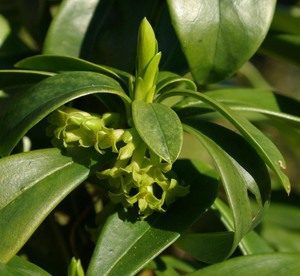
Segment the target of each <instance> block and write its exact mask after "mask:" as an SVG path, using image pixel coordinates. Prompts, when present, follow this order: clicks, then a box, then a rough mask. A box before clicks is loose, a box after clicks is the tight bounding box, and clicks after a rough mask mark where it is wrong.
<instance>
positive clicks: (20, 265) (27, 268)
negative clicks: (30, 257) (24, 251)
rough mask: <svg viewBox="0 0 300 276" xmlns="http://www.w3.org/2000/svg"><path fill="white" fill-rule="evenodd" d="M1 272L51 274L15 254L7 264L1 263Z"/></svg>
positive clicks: (9, 274) (8, 275)
mask: <svg viewBox="0 0 300 276" xmlns="http://www.w3.org/2000/svg"><path fill="white" fill-rule="evenodd" d="M0 274H1V275H5V276H14V275H22V276H50V274H49V273H48V272H46V271H45V270H43V269H41V268H40V267H38V266H36V265H34V264H33V263H30V262H28V261H27V260H25V259H23V258H21V257H19V256H14V257H13V258H12V259H11V260H10V261H9V262H8V263H7V264H3V263H0Z"/></svg>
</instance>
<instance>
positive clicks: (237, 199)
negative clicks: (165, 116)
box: [184, 125, 266, 262]
mask: <svg viewBox="0 0 300 276" xmlns="http://www.w3.org/2000/svg"><path fill="white" fill-rule="evenodd" d="M184 130H185V131H187V132H188V133H190V134H192V135H193V136H195V137H196V138H197V139H198V140H199V141H200V142H201V143H202V144H203V145H204V147H205V148H206V149H207V151H208V153H209V154H210V155H211V157H212V159H213V161H214V163H215V166H216V169H217V171H218V173H219V176H220V178H221V180H222V183H223V186H224V190H225V192H226V196H227V200H228V204H229V206H230V209H231V212H232V225H230V227H228V228H229V230H231V231H234V240H233V242H232V243H231V244H230V243H229V241H227V242H226V245H228V244H229V245H230V246H229V247H227V250H226V248H224V246H225V244H222V245H221V243H220V242H218V239H217V238H218V236H214V237H213V238H214V241H215V242H216V243H211V244H213V245H214V246H216V245H218V244H220V245H221V246H222V250H221V249H220V250H221V252H222V253H223V254H225V255H223V256H220V255H219V254H213V253H211V252H210V254H209V253H208V254H207V252H209V251H210V250H213V251H215V248H214V247H213V248H212V249H211V248H209V247H207V246H206V247H204V249H200V252H199V255H198V256H197V257H198V258H201V257H202V258H201V260H205V261H209V262H216V261H220V260H222V259H225V258H226V257H228V256H229V255H230V254H232V253H233V251H234V250H235V248H236V247H237V246H238V244H239V242H240V241H241V239H242V238H243V237H244V236H245V235H246V234H247V232H249V231H250V230H251V229H252V227H254V225H255V224H256V223H257V221H256V220H261V213H262V212H263V209H264V202H263V200H262V197H266V195H263V196H262V195H261V194H260V189H259V188H258V187H257V183H256V182H255V180H254V178H253V176H252V175H250V174H249V172H247V171H246V169H245V168H247V167H245V168H243V167H242V166H241V165H240V164H239V163H238V161H240V160H238V161H236V160H235V159H233V158H234V157H235V156H234V155H232V156H230V155H228V154H227V153H226V152H225V151H224V150H223V149H222V148H221V147H219V146H218V145H217V144H216V143H215V142H214V141H213V140H211V139H210V138H209V137H207V136H206V135H205V134H203V133H202V132H201V125H199V127H198V128H197V129H195V128H193V127H190V126H187V125H184ZM218 135H220V136H221V137H222V138H223V139H225V140H226V139H228V137H226V136H223V135H222V131H221V132H219V133H218ZM232 142H233V143H234V141H232ZM234 144H235V143H234ZM235 145H236V144H235ZM229 154H230V152H229ZM246 159H247V158H246ZM256 159H257V158H256ZM242 164H243V163H242ZM257 167H258V166H257ZM261 185H265V184H264V183H262V184H261ZM248 189H249V190H250V191H251V192H252V193H253V194H254V195H255V197H256V199H257V204H258V206H257V207H258V212H257V214H255V215H254V217H252V208H251V205H250V199H249V195H248V193H247V191H248ZM265 200H266V199H264V201H265ZM256 216H257V217H256ZM227 226H229V225H227ZM225 237H226V238H230V235H227V236H225ZM200 240H203V236H200ZM204 240H207V238H206V237H205V238H204ZM224 243H225V239H224ZM207 244H209V241H207ZM203 253H204V254H203ZM219 253H220V252H219ZM202 254H203V255H202ZM204 258H206V259H204ZM208 258H210V259H208ZM219 258H220V259H219Z"/></svg>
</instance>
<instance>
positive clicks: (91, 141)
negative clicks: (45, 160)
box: [48, 106, 124, 154]
mask: <svg viewBox="0 0 300 276" xmlns="http://www.w3.org/2000/svg"><path fill="white" fill-rule="evenodd" d="M119 119H120V115H119V114H117V113H105V114H103V115H102V116H101V117H100V116H99V115H97V114H90V113H87V112H84V111H80V110H78V109H75V108H71V107H65V106H63V107H61V108H59V109H57V110H56V111H55V112H54V113H52V114H51V115H50V116H49V117H48V121H49V122H50V124H51V127H50V128H49V129H48V132H49V134H50V135H51V134H53V132H54V139H53V140H52V142H53V144H54V145H55V146H58V147H61V146H63V147H65V148H66V147H70V146H79V147H84V148H89V147H92V146H94V148H95V149H96V150H97V151H98V152H99V153H101V154H104V153H105V151H104V150H105V149H108V148H110V147H111V148H112V151H113V152H118V149H117V143H118V142H119V141H121V140H122V138H121V137H122V135H123V134H124V130H123V129H114V128H113V127H114V125H115V124H116V123H118V122H119Z"/></svg>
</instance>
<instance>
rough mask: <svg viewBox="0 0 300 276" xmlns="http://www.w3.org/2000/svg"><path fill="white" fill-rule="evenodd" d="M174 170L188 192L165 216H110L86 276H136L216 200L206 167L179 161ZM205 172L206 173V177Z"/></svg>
mask: <svg viewBox="0 0 300 276" xmlns="http://www.w3.org/2000/svg"><path fill="white" fill-rule="evenodd" d="M173 168H174V169H175V172H176V173H177V175H178V176H179V179H182V180H183V181H185V183H187V184H189V185H191V187H190V189H191V192H190V194H188V195H187V196H186V197H184V198H181V199H180V200H178V201H176V202H175V203H174V205H172V206H171V207H170V209H169V210H167V212H166V213H164V214H156V215H152V217H151V218H150V220H148V221H139V220H137V217H136V211H135V210H132V209H129V210H128V211H125V210H123V209H120V210H119V211H118V212H117V213H114V214H112V215H111V216H110V218H109V219H108V221H107V222H106V225H105V226H104V228H103V230H102V233H101V235H100V237H99V239H98V241H97V245H96V249H95V251H94V253H93V256H92V259H91V262H90V265H89V267H88V271H87V276H89V275H111V276H113V275H135V274H136V273H137V272H138V271H140V270H141V269H142V268H143V267H144V266H145V265H146V264H147V263H149V262H150V261H151V260H152V259H153V258H155V257H156V256H157V255H159V254H160V253H161V252H162V251H163V250H164V249H166V248H167V247H168V246H169V245H170V244H172V243H173V242H174V241H175V240H176V239H178V237H179V236H180V233H182V232H183V231H184V230H186V229H187V228H188V227H189V226H190V225H191V224H193V223H194V222H195V221H196V220H197V219H198V218H199V217H200V216H201V215H202V214H203V212H204V211H205V210H206V208H208V207H209V206H210V205H211V204H212V202H213V201H214V199H215V197H216V192H217V186H218V184H217V180H216V179H215V178H212V177H211V176H210V173H209V172H210V170H209V169H208V168H207V165H205V164H202V163H201V162H196V163H192V162H191V161H187V160H178V161H176V162H175V163H174V165H173ZM206 172H208V173H207V174H206Z"/></svg>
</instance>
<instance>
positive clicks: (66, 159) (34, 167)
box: [0, 149, 108, 263]
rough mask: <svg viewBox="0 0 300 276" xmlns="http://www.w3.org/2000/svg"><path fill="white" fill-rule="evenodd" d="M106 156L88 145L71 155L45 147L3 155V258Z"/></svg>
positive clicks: (0, 190) (0, 219)
mask: <svg viewBox="0 0 300 276" xmlns="http://www.w3.org/2000/svg"><path fill="white" fill-rule="evenodd" d="M93 152H94V151H93ZM91 154H93V155H91ZM106 158H108V157H107V156H105V155H104V156H103V155H100V154H98V153H96V154H94V153H91V151H89V150H86V149H83V150H75V151H71V152H69V156H68V155H62V153H61V152H60V151H59V150H58V149H44V150H37V151H32V152H29V153H20V154H16V155H13V156H9V157H5V158H1V159H0V170H1V183H0V232H1V247H0V262H4V263H5V262H7V261H9V260H10V259H11V258H12V257H13V256H14V255H15V254H16V253H17V252H18V251H19V249H20V248H21V247H22V246H23V245H24V244H25V242H26V241H27V240H28V239H29V237H30V236H31V235H32V233H33V232H34V231H35V230H36V228H37V227H38V226H39V225H40V224H41V222H42V221H43V220H44V219H45V218H46V216H47V215H48V214H49V213H50V212H51V211H52V210H53V208H54V207H55V206H56V205H57V204H58V203H59V202H60V201H62V200H63V199H64V198H65V197H66V196H67V195H68V194H69V193H70V192H71V191H72V190H73V189H75V188H76V187H77V186H78V185H79V184H81V183H82V182H83V181H84V180H85V179H86V178H87V177H88V176H89V174H90V170H91V169H94V167H93V166H95V164H97V162H100V161H101V160H102V162H100V163H99V164H98V165H99V166H103V164H104V161H103V160H106ZM98 165H97V166H98Z"/></svg>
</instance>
